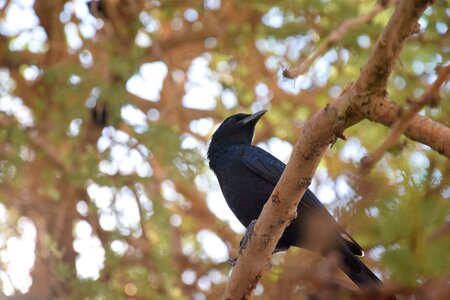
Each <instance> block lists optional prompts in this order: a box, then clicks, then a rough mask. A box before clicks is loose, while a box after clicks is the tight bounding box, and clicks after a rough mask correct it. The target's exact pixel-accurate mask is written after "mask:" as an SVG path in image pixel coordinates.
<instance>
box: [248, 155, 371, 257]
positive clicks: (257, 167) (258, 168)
mask: <svg viewBox="0 0 450 300" xmlns="http://www.w3.org/2000/svg"><path fill="white" fill-rule="evenodd" d="M242 162H243V163H244V165H245V166H246V167H247V168H248V169H249V170H251V171H252V172H253V173H254V174H256V175H258V176H261V177H263V178H264V179H266V180H267V181H268V182H270V183H271V184H273V186H274V187H275V186H276V184H277V183H278V180H279V179H280V177H281V174H282V173H283V171H284V169H285V167H286V165H285V164H284V163H283V162H282V161H280V160H279V159H278V158H276V157H275V156H273V155H272V154H270V153H269V152H267V151H265V150H264V149H261V148H259V147H255V146H251V147H248V148H247V149H246V150H245V152H244V155H243V156H242ZM300 205H301V206H302V207H304V208H306V209H309V210H311V212H312V213H315V214H317V213H320V214H321V215H322V216H323V217H326V218H331V219H332V220H333V222H334V223H336V226H337V227H338V229H339V231H340V232H341V235H342V237H343V238H344V240H345V242H346V243H347V245H348V246H349V247H350V249H351V251H352V252H353V253H354V254H355V255H360V256H362V255H364V251H363V250H362V248H361V246H360V245H359V244H358V243H357V242H356V241H355V240H354V239H353V238H352V237H351V236H350V235H349V234H348V233H347V232H346V231H345V230H344V229H343V228H342V227H341V226H340V225H339V224H338V223H337V222H336V221H335V220H334V218H333V216H332V215H331V214H330V212H329V211H328V210H327V209H326V208H325V206H324V205H323V204H322V202H320V200H319V199H317V197H316V196H315V195H314V193H313V192H311V191H310V190H309V189H307V190H306V192H305V194H304V195H303V198H302V201H300Z"/></svg>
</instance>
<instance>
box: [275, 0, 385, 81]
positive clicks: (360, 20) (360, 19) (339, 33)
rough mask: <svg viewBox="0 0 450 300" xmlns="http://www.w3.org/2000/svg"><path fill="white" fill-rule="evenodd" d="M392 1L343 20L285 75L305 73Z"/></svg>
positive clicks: (292, 76)
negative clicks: (318, 45) (350, 32)
mask: <svg viewBox="0 0 450 300" xmlns="http://www.w3.org/2000/svg"><path fill="white" fill-rule="evenodd" d="M389 2H390V1H380V3H378V4H377V5H375V7H374V8H373V9H372V10H371V11H370V12H368V13H367V14H365V15H361V16H357V17H355V18H353V19H349V20H346V21H344V22H342V23H341V24H340V25H339V27H338V28H336V29H335V30H333V31H332V32H330V34H329V35H328V36H327V37H326V38H325V39H324V40H323V42H322V44H321V45H320V47H319V48H317V49H316V51H314V53H313V54H312V55H311V56H310V57H308V58H307V59H306V60H305V61H303V62H302V63H301V64H300V65H299V66H298V67H295V68H293V69H290V70H285V71H284V73H283V75H284V76H285V77H287V78H290V79H293V78H295V77H297V76H300V75H302V74H305V73H306V72H307V71H308V70H309V68H310V67H311V65H312V64H313V63H314V62H315V61H316V59H317V58H318V57H319V56H321V55H322V54H323V53H324V52H325V51H326V50H328V49H329V48H330V47H331V46H333V45H334V43H336V42H338V41H340V40H341V39H342V37H344V36H345V35H346V34H347V33H348V32H349V31H350V30H351V29H352V28H354V27H356V26H358V25H361V24H365V23H369V22H370V21H372V20H373V18H374V17H375V16H376V15H377V14H378V13H379V12H381V11H383V10H385V9H386V7H387V5H388V4H389Z"/></svg>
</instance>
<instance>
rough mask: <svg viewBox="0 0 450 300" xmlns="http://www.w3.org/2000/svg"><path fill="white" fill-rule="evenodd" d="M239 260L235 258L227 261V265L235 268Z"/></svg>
mask: <svg viewBox="0 0 450 300" xmlns="http://www.w3.org/2000/svg"><path fill="white" fill-rule="evenodd" d="M237 260H238V257H237V256H233V257H230V258H229V259H228V260H227V263H228V264H229V265H230V267H234V266H235V265H236V262H237Z"/></svg>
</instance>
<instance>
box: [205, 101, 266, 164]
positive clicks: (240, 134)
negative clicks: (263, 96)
mask: <svg viewBox="0 0 450 300" xmlns="http://www.w3.org/2000/svg"><path fill="white" fill-rule="evenodd" d="M266 112H267V110H265V109H263V110H260V111H258V112H255V113H254V114H243V113H240V114H236V115H232V116H229V117H228V118H226V119H225V120H224V121H223V122H222V124H220V126H219V128H217V130H216V131H215V132H214V134H213V136H212V139H211V143H210V145H209V149H208V157H210V155H211V153H212V152H213V151H215V150H216V149H218V148H220V147H223V146H226V145H231V144H248V145H250V144H251V142H252V139H253V133H254V132H255V125H256V123H257V122H258V120H259V119H260V118H261V117H262V116H263V115H264V114H265V113H266Z"/></svg>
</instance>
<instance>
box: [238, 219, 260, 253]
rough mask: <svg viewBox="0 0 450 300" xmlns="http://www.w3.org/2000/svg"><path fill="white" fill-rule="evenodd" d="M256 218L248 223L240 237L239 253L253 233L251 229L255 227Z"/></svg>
mask: <svg viewBox="0 0 450 300" xmlns="http://www.w3.org/2000/svg"><path fill="white" fill-rule="evenodd" d="M255 224H256V220H253V221H251V222H250V224H249V225H248V226H247V230H246V231H245V234H244V236H243V237H242V240H241V242H240V246H239V254H242V251H243V250H244V249H245V248H246V247H247V243H248V241H249V240H250V239H251V237H252V234H253V229H254V228H255Z"/></svg>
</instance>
